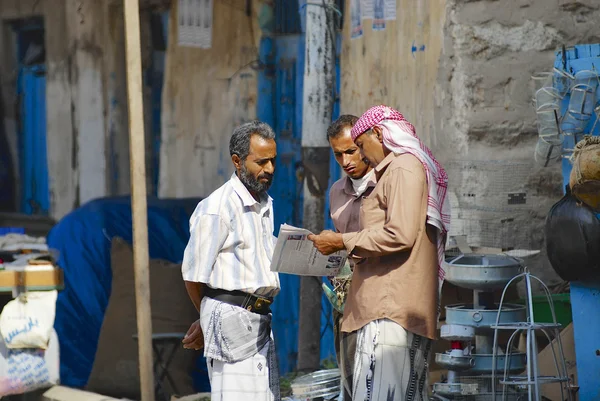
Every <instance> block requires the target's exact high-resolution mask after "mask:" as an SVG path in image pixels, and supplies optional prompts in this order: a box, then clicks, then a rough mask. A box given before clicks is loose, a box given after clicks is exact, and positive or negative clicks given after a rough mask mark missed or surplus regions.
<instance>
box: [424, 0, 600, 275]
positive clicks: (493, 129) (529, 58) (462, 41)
mask: <svg viewBox="0 0 600 401" xmlns="http://www.w3.org/2000/svg"><path fill="white" fill-rule="evenodd" d="M599 18H600V3H598V2H597V1H594V0H587V1H565V0H559V1H534V0H513V1H461V0H455V1H448V4H447V18H446V24H445V27H444V38H445V40H444V46H443V51H442V57H441V60H440V70H439V75H438V87H437V91H436V94H435V97H436V100H437V110H436V116H437V118H436V129H435V135H436V137H437V139H438V142H437V143H438V146H437V147H436V152H437V153H438V154H440V157H441V158H442V159H444V160H446V161H448V160H456V159H459V160H478V161H481V160H484V161H489V160H495V161H498V162H499V165H498V168H499V169H503V170H504V174H502V175H501V178H504V179H505V180H507V182H510V181H511V180H512V182H513V183H512V184H505V185H500V184H498V183H497V182H490V180H489V177H490V175H489V174H487V171H486V169H481V170H483V171H479V172H473V171H470V172H469V171H462V172H459V173H458V174H454V175H453V176H452V177H451V179H452V184H453V188H454V189H455V190H454V191H453V192H454V195H455V196H456V198H458V201H459V202H458V203H459V204H461V203H462V205H460V206H458V207H455V208H456V209H457V210H456V211H455V213H453V214H454V215H455V216H460V215H461V214H462V215H463V216H464V215H467V214H471V215H472V216H475V217H478V215H477V213H478V212H473V211H472V210H471V209H469V207H468V206H467V207H465V202H464V199H465V198H464V196H463V193H464V192H467V193H470V194H472V195H474V197H475V198H477V197H479V198H480V199H481V198H484V195H487V196H488V197H489V196H490V195H491V194H490V193H489V190H490V189H491V190H494V189H495V190H498V189H500V192H501V191H502V190H506V191H508V192H513V193H526V196H527V201H526V202H527V203H526V204H525V205H519V206H514V205H513V206H511V205H506V204H505V205H504V207H503V209H504V210H503V211H501V212H499V216H501V217H502V218H505V219H506V218H513V219H514V220H513V222H509V223H506V230H504V231H500V232H498V236H499V237H502V236H505V235H508V236H512V237H513V238H519V240H517V242H520V245H521V247H523V248H530V249H541V250H542V251H543V249H544V236H543V227H544V220H545V217H546V214H547V212H548V210H549V208H550V207H551V206H552V204H554V203H555V202H556V201H557V200H558V199H559V198H560V197H561V196H562V193H561V190H562V188H561V187H562V179H561V173H560V166H559V164H552V165H550V166H548V167H546V168H540V167H537V166H535V164H534V162H533V153H534V149H535V143H536V140H537V127H536V116H535V111H534V107H533V103H532V98H533V82H532V80H531V76H532V75H534V74H535V73H538V72H542V71H550V70H551V69H552V66H553V63H554V58H555V52H556V51H557V50H558V49H560V47H561V46H562V45H565V46H567V47H568V46H572V45H575V44H581V43H597V42H598V41H599V40H600V35H599V34H598V30H597V28H596V23H595V22H594V21H598V20H599ZM527 164H529V165H530V166H531V167H530V169H529V170H528V171H527V169H526V166H527ZM454 172H455V173H456V172H457V171H456V170H455V171H454ZM494 177H495V178H497V177H498V174H496V175H494ZM519 181H520V182H519ZM465 187H470V188H469V191H464V189H465ZM486 190H487V193H486ZM496 196H497V197H498V198H499V199H507V198H506V196H507V193H503V192H501V193H497V194H496ZM455 201H456V199H455ZM486 203H488V204H489V202H479V203H478V205H482V204H486ZM455 206H456V204H455ZM491 206H492V208H494V205H491ZM488 217H489V215H488ZM482 219H483V218H482ZM456 221H457V222H459V223H460V219H458V220H456ZM483 223H485V221H482V224H480V226H481V225H484V224H483ZM500 242H501V241H500ZM518 245H519V244H517V246H518ZM527 264H528V266H529V267H530V268H531V269H532V271H533V272H534V273H536V274H539V275H540V277H541V278H542V279H544V280H545V281H547V282H548V283H553V282H554V281H556V280H558V277H557V276H556V275H555V274H554V272H553V270H552V268H551V267H550V265H549V263H548V261H547V259H546V257H545V252H542V254H540V255H539V256H538V257H534V258H531V259H528V260H527Z"/></svg>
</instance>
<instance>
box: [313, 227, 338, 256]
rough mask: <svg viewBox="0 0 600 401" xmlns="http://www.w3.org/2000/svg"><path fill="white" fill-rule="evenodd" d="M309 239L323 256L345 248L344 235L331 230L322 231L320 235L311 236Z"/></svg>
mask: <svg viewBox="0 0 600 401" xmlns="http://www.w3.org/2000/svg"><path fill="white" fill-rule="evenodd" d="M308 239H309V240H310V241H312V242H313V243H314V244H315V248H317V249H318V250H319V252H321V253H322V254H323V255H330V254H332V253H334V252H337V251H341V250H342V249H344V248H345V247H344V241H343V240H342V234H339V233H335V232H333V231H330V230H325V231H321V234H319V235H314V234H310V235H309V236H308Z"/></svg>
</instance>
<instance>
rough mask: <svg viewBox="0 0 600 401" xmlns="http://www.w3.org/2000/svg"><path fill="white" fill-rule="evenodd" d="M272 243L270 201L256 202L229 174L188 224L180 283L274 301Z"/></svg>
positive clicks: (275, 278)
mask: <svg viewBox="0 0 600 401" xmlns="http://www.w3.org/2000/svg"><path fill="white" fill-rule="evenodd" d="M275 242H276V238H275V237H274V236H273V200H272V199H271V197H269V196H267V197H266V199H264V200H263V201H262V202H257V201H256V200H255V199H254V197H253V196H252V195H251V194H250V192H249V191H248V189H246V187H245V186H244V184H242V182H241V181H240V179H239V178H238V177H237V175H236V174H235V173H234V174H233V175H232V176H231V179H230V180H229V181H227V182H226V183H225V184H224V185H223V186H221V187H220V188H219V189H217V190H216V191H215V192H213V193H212V194H210V196H209V197H208V198H206V199H204V200H202V201H201V202H200V203H199V204H198V206H197V207H196V210H195V211H194V213H193V214H192V217H191V218H190V240H189V242H188V244H187V246H186V248H185V252H184V255H183V263H182V273H183V279H184V280H185V281H192V282H200V283H205V284H207V285H208V286H209V287H211V288H219V289H223V290H228V291H232V290H240V291H245V292H248V293H253V294H254V293H256V294H257V295H263V296H274V295H276V294H277V293H278V292H279V275H278V274H277V273H275V272H272V271H271V268H270V266H271V258H272V257H273V250H274V249H275Z"/></svg>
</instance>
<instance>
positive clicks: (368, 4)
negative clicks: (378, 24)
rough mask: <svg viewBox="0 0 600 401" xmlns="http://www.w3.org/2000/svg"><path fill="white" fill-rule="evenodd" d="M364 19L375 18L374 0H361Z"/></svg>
mask: <svg viewBox="0 0 600 401" xmlns="http://www.w3.org/2000/svg"><path fill="white" fill-rule="evenodd" d="M360 6H361V11H362V19H363V20H366V19H373V7H374V0H361V4H360Z"/></svg>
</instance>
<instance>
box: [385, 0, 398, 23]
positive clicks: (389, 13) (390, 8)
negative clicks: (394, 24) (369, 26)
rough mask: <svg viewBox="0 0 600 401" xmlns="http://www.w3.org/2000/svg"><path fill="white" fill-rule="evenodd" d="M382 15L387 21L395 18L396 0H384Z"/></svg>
mask: <svg viewBox="0 0 600 401" xmlns="http://www.w3.org/2000/svg"><path fill="white" fill-rule="evenodd" d="M384 15H385V17H384V18H385V19H386V20H387V21H392V20H395V19H396V0H384Z"/></svg>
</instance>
